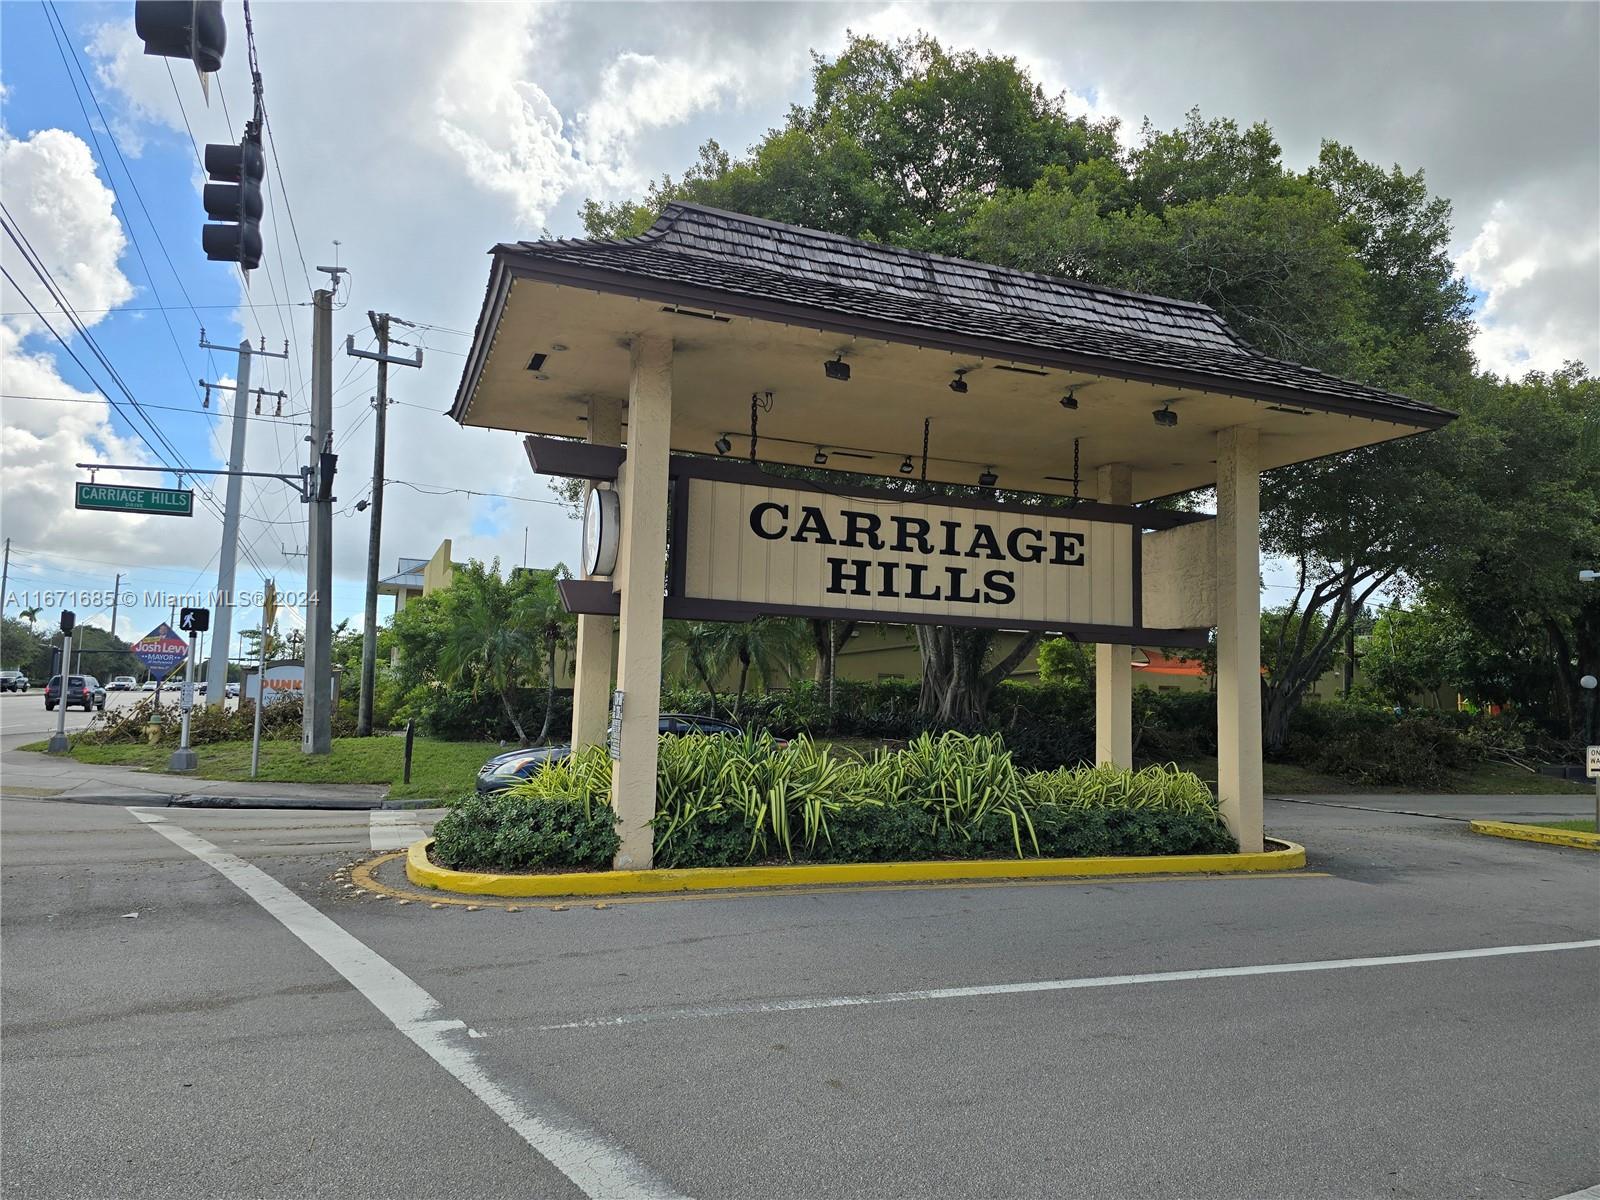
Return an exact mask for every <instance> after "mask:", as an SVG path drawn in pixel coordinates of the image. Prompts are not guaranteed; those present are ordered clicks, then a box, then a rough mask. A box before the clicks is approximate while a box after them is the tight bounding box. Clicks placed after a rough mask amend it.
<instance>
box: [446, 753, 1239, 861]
mask: <svg viewBox="0 0 1600 1200" xmlns="http://www.w3.org/2000/svg"><path fill="white" fill-rule="evenodd" d="M610 785H611V763H610V760H609V758H608V757H607V755H606V752H605V750H604V749H603V748H599V747H594V748H590V749H588V750H585V751H583V752H581V753H580V754H578V755H576V756H575V757H573V758H571V759H569V760H568V761H567V762H565V763H556V764H551V765H549V766H546V767H544V768H543V769H541V770H540V771H539V772H538V773H537V774H535V775H534V776H533V777H532V778H531V779H530V780H529V781H528V782H527V783H525V784H522V785H520V786H519V787H517V788H515V789H513V790H511V791H509V792H506V793H502V794H501V795H502V796H504V797H506V799H505V800H504V801H503V802H501V803H498V804H497V803H496V800H497V798H490V799H487V800H486V799H483V798H478V797H474V798H473V799H470V800H467V801H464V802H462V804H460V805H459V806H458V807H457V808H456V809H455V810H452V812H451V813H450V814H449V816H448V817H447V818H446V821H441V822H440V825H439V829H441V830H443V831H444V833H443V835H442V837H443V839H444V840H446V841H447V842H448V845H447V846H446V848H445V849H444V850H440V851H439V852H438V857H439V858H440V861H442V862H445V863H446V865H451V866H459V865H466V866H473V867H479V868H485V869H502V870H525V869H531V868H535V867H539V866H571V865H579V861H578V860H577V859H575V858H574V857H572V856H573V855H574V854H575V853H577V850H576V849H575V848H574V846H575V844H576V843H577V842H579V841H581V843H582V845H583V847H585V848H586V849H587V850H588V851H590V852H592V854H593V856H594V857H592V858H591V859H589V860H586V861H589V862H591V863H592V865H597V866H599V865H603V860H604V859H605V858H606V857H607V856H603V855H600V853H599V851H600V849H601V845H602V843H601V841H600V840H599V838H598V835H597V834H595V833H594V831H595V830H596V829H603V830H604V831H606V833H607V834H608V835H609V836H608V837H607V838H606V839H604V842H603V845H605V846H610V847H611V848H612V849H611V851H610V852H611V853H614V851H615V844H616V843H615V834H614V829H613V827H612V824H613V823H612V822H611V820H610V813H611V810H610V808H609V807H607V802H608V797H609V789H610ZM656 806H657V811H656V817H655V821H654V829H655V860H656V864H657V865H658V866H661V867H722V866H733V865H736V864H739V863H747V862H766V861H809V862H890V861H897V860H908V859H940V858H1030V857H1035V856H1044V857H1061V856H1076V855H1087V854H1164V853H1170V854H1183V853H1221V852H1226V851H1231V850H1233V849H1235V848H1236V847H1235V843H1234V840H1233V838H1232V836H1231V835H1230V834H1229V833H1228V831H1227V829H1226V828H1225V827H1224V826H1223V824H1222V822H1221V820H1220V819H1219V816H1218V812H1217V803H1216V799H1215V797H1213V796H1212V794H1211V792H1210V790H1209V789H1208V788H1207V787H1206V785H1205V784H1204V783H1203V782H1202V781H1201V780H1200V779H1198V778H1197V777H1196V776H1194V775H1191V774H1189V773H1187V772H1184V771H1180V770H1178V769H1177V768H1176V767H1146V768H1145V769H1144V770H1142V771H1123V770H1118V769H1115V768H1111V767H1084V768H1077V769H1066V768H1062V769H1058V770H1054V771H1048V772H1027V771H1021V770H1019V769H1018V768H1017V766H1016V763H1015V761H1014V759H1013V758H1012V755H1011V753H1010V751H1009V750H1007V749H1006V747H1005V745H1004V743H1003V741H1002V740H1001V738H1000V737H999V736H998V735H994V734H986V735H965V734H960V733H945V734H942V735H940V736H938V737H933V736H931V735H928V734H923V735H921V736H919V737H918V738H916V739H915V740H914V741H913V742H912V743H911V745H910V746H909V747H908V748H907V749H905V750H896V751H880V752H878V753H876V754H874V755H873V756H872V757H871V758H869V759H866V760H864V761H863V760H860V759H856V758H854V757H850V756H840V755H836V754H835V753H834V752H833V751H832V750H831V749H829V748H828V747H826V746H819V745H818V744H817V743H815V742H813V741H811V740H810V739H809V738H806V737H804V736H801V737H798V738H796V739H795V740H794V741H792V742H790V743H789V744H788V745H787V746H781V747H780V746H779V745H778V744H777V742H776V741H775V740H774V738H773V737H772V735H771V734H770V733H766V732H749V733H746V734H745V735H743V736H742V737H723V736H715V737H679V738H664V739H662V741H661V745H660V755H659V766H658V773H657V784H656ZM458 813H459V814H461V816H459V817H458V816H457V814H458ZM447 822H448V824H447ZM508 822H509V823H521V824H524V825H530V826H533V830H532V832H529V831H520V832H512V831H505V830H502V829H501V828H500V826H501V825H503V824H505V823H508ZM435 836H436V837H440V836H441V835H440V834H439V833H437V832H436V834H435ZM561 855H565V856H566V857H561ZM447 856H448V857H447Z"/></svg>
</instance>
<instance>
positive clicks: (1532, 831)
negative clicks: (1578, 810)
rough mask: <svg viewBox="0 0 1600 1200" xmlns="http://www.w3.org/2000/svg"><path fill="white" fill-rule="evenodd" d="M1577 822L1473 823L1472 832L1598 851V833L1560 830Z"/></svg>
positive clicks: (1599, 836) (1599, 843) (1599, 840)
mask: <svg viewBox="0 0 1600 1200" xmlns="http://www.w3.org/2000/svg"><path fill="white" fill-rule="evenodd" d="M1576 824H1579V822H1576V821H1570V822H1555V823H1551V824H1548V825H1521V824H1518V823H1516V822H1514V821H1474V822H1472V832H1473V833H1482V834H1487V835H1488V836H1489V837H1498V838H1510V839H1511V840H1513V841H1518V842H1542V843H1544V844H1545V845H1547V846H1567V847H1569V848H1571V849H1574V850H1600V833H1595V832H1593V831H1592V830H1590V831H1584V830H1581V829H1570V828H1562V826H1563V825H1576Z"/></svg>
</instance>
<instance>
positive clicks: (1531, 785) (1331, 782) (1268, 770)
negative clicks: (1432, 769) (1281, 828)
mask: <svg viewBox="0 0 1600 1200" xmlns="http://www.w3.org/2000/svg"><path fill="white" fill-rule="evenodd" d="M1178 765H1179V766H1181V767H1183V768H1184V769H1185V770H1188V771H1193V772H1194V773H1195V774H1196V775H1198V776H1200V778H1201V779H1204V780H1206V781H1207V782H1208V783H1211V784H1213V785H1214V784H1215V783H1216V779H1217V760H1216V759H1214V758H1196V759H1191V760H1189V761H1187V762H1182V763H1179V764H1178ZM1263 776H1264V782H1265V791H1266V793H1267V795H1269V796H1294V795H1302V796H1334V795H1355V794H1361V793H1365V794H1368V795H1370V794H1372V793H1375V792H1395V793H1401V794H1404V793H1406V792H1409V791H1415V790H1417V789H1413V788H1403V787H1386V786H1383V785H1381V784H1359V783H1351V782H1350V781H1349V780H1348V779H1340V778H1338V777H1337V776H1333V775H1321V774H1318V773H1317V772H1316V771H1311V770H1308V769H1306V768H1305V767H1297V766H1294V765H1292V764H1290V763H1275V762H1269V763H1264V764H1263ZM1590 790H1592V789H1590V788H1587V787H1585V786H1584V785H1582V784H1577V783H1569V782H1567V781H1566V780H1563V779H1554V778H1552V777H1550V776H1549V775H1535V774H1533V773H1531V772H1529V771H1524V770H1522V769H1521V768H1519V767H1512V766H1507V765H1506V764H1504V763H1481V764H1479V766H1478V767H1477V768H1476V769H1474V770H1472V771H1457V772H1456V773H1455V774H1454V775H1453V776H1452V777H1451V778H1450V780H1449V781H1448V782H1447V783H1446V784H1445V786H1444V787H1442V788H1440V789H1438V791H1439V793H1440V794H1441V795H1461V796H1567V795H1573V794H1575V793H1578V792H1584V791H1590Z"/></svg>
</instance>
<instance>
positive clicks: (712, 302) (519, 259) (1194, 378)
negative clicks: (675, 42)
mask: <svg viewBox="0 0 1600 1200" xmlns="http://www.w3.org/2000/svg"><path fill="white" fill-rule="evenodd" d="M502 256H503V257H502ZM514 256H515V262H513V261H511V260H512V258H513V257H514ZM496 261H497V262H503V263H504V264H505V266H506V269H507V270H508V271H509V272H511V273H512V274H513V275H516V276H518V277H521V278H526V279H530V280H536V281H539V282H542V283H553V284H558V285H564V286H567V287H578V288H583V289H585V290H587V291H594V292H605V293H609V294H612V295H618V296H631V297H635V298H638V299H641V300H650V301H655V302H658V303H663V304H688V305H692V306H694V307H698V308H707V309H711V310H714V311H716V312H719V313H726V314H728V315H731V316H740V317H748V318H750V319H752V320H757V321H767V322H770V323H773V324H779V325H797V326H801V327H803V328H807V329H819V330H823V331H826V332H832V333H843V334H852V335H855V336H857V337H871V338H880V339H882V340H884V341H890V342H897V343H900V344H902V345H907V346H918V347H922V348H925V349H929V350H945V351H949V352H950V353H953V354H980V355H984V356H986V357H989V358H1001V359H1005V360H1006V361H1008V362H1021V363H1031V364H1033V365H1035V366H1040V367H1051V368H1054V369H1057V370H1068V371H1088V372H1091V373H1093V374H1096V375H1102V376H1107V377H1110V378H1117V379H1126V380H1131V381H1134V382H1138V383H1150V384H1155V385H1158V386H1166V387H1175V388H1180V389H1186V390H1189V391H1197V392H1211V393H1215V394H1217V395H1223V396H1236V397H1239V398H1242V399H1245V400H1258V401H1264V402H1266V403H1269V404H1295V405H1298V406H1300V407H1302V408H1312V409H1316V410H1318V411H1319V412H1328V413H1334V414H1336V415H1342V416H1349V417H1363V418H1366V419H1367V420H1372V421H1384V422H1387V423H1389V424H1392V425H1402V426H1410V427H1412V428H1418V429H1441V428H1443V427H1444V426H1446V425H1448V424H1449V423H1450V422H1451V421H1453V420H1455V418H1456V414H1455V413H1452V412H1447V411H1445V410H1444V409H1434V408H1430V409H1427V410H1419V409H1414V408H1407V407H1405V406H1403V405H1399V404H1389V403H1385V402H1383V401H1374V400H1358V399H1354V398H1350V397H1340V396H1324V395H1321V394H1320V393H1317V392H1312V391H1307V390H1304V389H1301V388H1295V387H1289V386H1285V385H1281V384H1272V383H1263V382H1260V381H1258V380H1243V379H1237V378H1234V377H1232V376H1227V375H1219V374H1214V373H1211V372H1206V371H1200V370H1194V369H1190V368H1184V367H1163V366H1152V365H1150V364H1147V363H1130V362H1128V361H1126V360H1124V359H1117V358H1109V357H1106V356H1103V355H1091V354H1083V353H1071V352H1068V351H1061V350H1049V349H1045V348H1042V347H1039V346H1035V345H1033V344H1032V343H1029V342H1011V341H1005V340H1003V339H999V338H987V337H978V336H974V335H971V334H966V335H963V334H956V333H950V332H946V331H944V330H936V329H930V328H929V327H927V326H923V325H912V324H901V323H899V322H894V321H886V320H883V319H882V318H875V317H858V316H854V315H851V314H846V313H840V312H836V311H833V310H830V309H818V308H808V307H805V306H803V305H798V304H784V303H782V302H779V301H775V300H769V299H766V298H763V297H754V296H744V295H740V294H738V293H734V292H723V291H717V290H715V289H711V288H703V287H695V286H691V285H688V284H682V283H673V282H668V281H666V280H658V279H653V278H650V277H647V276H642V275H634V274H630V273H628V272H624V271H608V270H603V269H600V268H596V267H587V266H579V265H577V264H575V263H567V262H560V261H558V260H555V259H546V258H539V257H537V256H533V255H516V253H515V252H514V251H505V250H501V251H497V253H496ZM468 371H469V374H472V375H474V376H475V374H476V366H475V364H474V365H469V367H468ZM465 383H466V378H465V377H464V378H463V385H465ZM464 390H467V389H465V388H464ZM452 415H454V414H452ZM457 419H458V420H459V419H460V418H459V416H458V417H457Z"/></svg>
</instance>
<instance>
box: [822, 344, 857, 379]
mask: <svg viewBox="0 0 1600 1200" xmlns="http://www.w3.org/2000/svg"><path fill="white" fill-rule="evenodd" d="M822 370H823V372H824V373H825V374H826V375H827V376H828V378H829V379H837V380H838V381H839V382H840V383H849V382H850V364H849V363H847V362H845V360H844V354H843V352H842V351H841V352H840V354H839V356H838V357H837V358H830V359H826V360H824V361H823V364H822Z"/></svg>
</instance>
